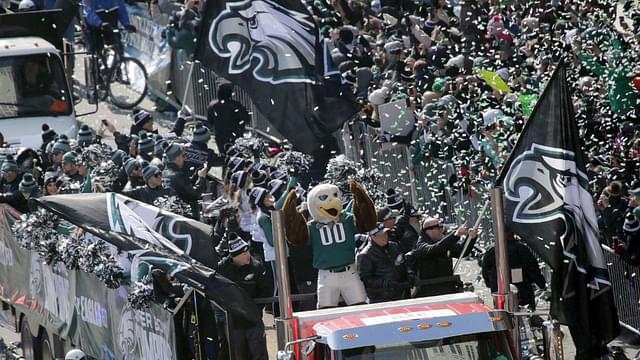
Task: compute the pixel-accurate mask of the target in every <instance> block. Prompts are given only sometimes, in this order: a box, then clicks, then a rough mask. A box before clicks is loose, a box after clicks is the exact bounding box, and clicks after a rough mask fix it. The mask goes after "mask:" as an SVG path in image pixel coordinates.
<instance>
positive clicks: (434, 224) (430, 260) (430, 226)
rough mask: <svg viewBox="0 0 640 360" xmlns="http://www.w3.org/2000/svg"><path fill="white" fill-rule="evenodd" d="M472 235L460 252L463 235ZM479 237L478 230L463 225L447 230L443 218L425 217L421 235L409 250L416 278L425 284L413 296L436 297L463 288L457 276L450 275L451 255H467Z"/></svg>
mask: <svg viewBox="0 0 640 360" xmlns="http://www.w3.org/2000/svg"><path fill="white" fill-rule="evenodd" d="M467 236H470V237H471V243H470V244H469V247H468V249H467V253H465V254H462V249H463V247H464V242H465V240H466V237H467ZM477 238H478V230H477V229H469V228H468V227H467V225H466V223H465V224H462V225H461V226H460V227H458V229H457V230H456V231H453V232H449V233H447V232H446V230H445V228H444V226H443V224H442V220H441V219H439V218H435V217H428V218H426V219H425V220H424V221H423V222H422V229H421V230H420V238H419V239H418V242H417V243H416V246H415V248H414V249H413V251H412V252H411V253H410V258H411V262H412V263H413V266H412V270H411V271H415V272H416V273H415V275H416V276H417V278H418V281H423V280H427V281H428V282H429V284H428V285H423V286H419V287H418V291H417V294H416V296H417V297H423V296H435V295H442V294H450V293H455V292H459V291H461V290H462V282H461V281H460V278H459V277H457V276H454V275H453V265H452V258H454V257H455V258H457V257H461V256H467V255H468V253H469V251H470V250H471V249H473V245H474V244H475V242H476V240H477Z"/></svg>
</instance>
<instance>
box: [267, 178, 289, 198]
mask: <svg viewBox="0 0 640 360" xmlns="http://www.w3.org/2000/svg"><path fill="white" fill-rule="evenodd" d="M286 185H287V184H285V182H284V181H282V180H278V179H275V180H271V181H269V183H268V184H267V186H268V187H269V192H270V193H271V195H273V196H274V197H276V198H279V197H280V196H281V195H282V192H283V191H284V189H285V187H286Z"/></svg>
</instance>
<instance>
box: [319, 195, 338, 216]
mask: <svg viewBox="0 0 640 360" xmlns="http://www.w3.org/2000/svg"><path fill="white" fill-rule="evenodd" d="M320 211H322V213H323V214H324V215H325V216H327V217H328V218H330V219H333V220H334V221H335V220H336V219H338V217H340V213H342V202H341V201H340V199H338V198H333V199H331V200H328V201H327V202H326V203H325V204H324V205H323V206H320Z"/></svg>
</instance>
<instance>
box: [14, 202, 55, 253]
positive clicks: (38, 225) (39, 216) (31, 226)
mask: <svg viewBox="0 0 640 360" xmlns="http://www.w3.org/2000/svg"><path fill="white" fill-rule="evenodd" d="M59 222H60V219H59V218H58V217H57V216H55V215H54V214H52V213H50V212H47V211H45V210H42V209H40V210H38V211H35V212H32V213H31V214H29V215H28V216H27V215H24V216H23V217H22V219H21V220H20V221H17V222H16V223H15V224H14V225H13V232H14V234H16V241H17V243H18V245H20V246H21V247H23V248H25V249H28V250H31V249H36V248H37V247H38V245H39V244H40V243H41V242H46V241H47V240H48V239H53V238H55V237H56V227H57V226H58V223H59Z"/></svg>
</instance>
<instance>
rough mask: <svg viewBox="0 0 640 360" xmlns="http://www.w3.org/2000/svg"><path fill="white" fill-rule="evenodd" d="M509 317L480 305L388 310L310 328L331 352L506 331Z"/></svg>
mask: <svg viewBox="0 0 640 360" xmlns="http://www.w3.org/2000/svg"><path fill="white" fill-rule="evenodd" d="M508 319H509V317H508V316H507V314H506V313H504V312H501V311H492V310H491V309H490V308H489V307H487V306H486V305H484V304H474V303H469V304H436V305H422V306H415V307H403V308H392V309H388V310H381V311H371V312H366V313H359V314H353V315H349V316H344V317H340V318H337V319H329V320H323V321H320V322H318V323H316V324H315V325H313V330H314V331H315V333H316V335H318V336H320V339H319V340H318V341H319V342H321V343H326V344H328V345H329V346H330V347H331V349H334V350H343V349H352V348H358V347H363V346H371V345H391V344H402V343H411V342H419V341H428V340H437V339H444V338H448V337H453V336H461V335H468V334H479V333H486V332H493V331H503V330H507V329H509V327H510V326H509V320H508Z"/></svg>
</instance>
